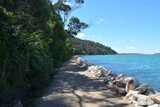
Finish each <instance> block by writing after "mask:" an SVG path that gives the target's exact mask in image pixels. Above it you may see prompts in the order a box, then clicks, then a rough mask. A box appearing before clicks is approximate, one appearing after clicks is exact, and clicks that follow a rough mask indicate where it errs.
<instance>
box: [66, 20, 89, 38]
mask: <svg viewBox="0 0 160 107" xmlns="http://www.w3.org/2000/svg"><path fill="white" fill-rule="evenodd" d="M87 27H89V25H88V24H86V23H84V22H81V21H80V20H79V19H78V18H77V17H72V18H71V19H70V20H69V23H68V31H69V33H70V35H71V36H73V35H77V34H78V33H79V32H81V30H82V29H85V28H87Z"/></svg>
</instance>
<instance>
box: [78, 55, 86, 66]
mask: <svg viewBox="0 0 160 107" xmlns="http://www.w3.org/2000/svg"><path fill="white" fill-rule="evenodd" d="M76 63H77V64H78V65H80V66H82V65H83V64H84V63H85V61H84V60H83V59H82V58H80V57H78V58H77V61H76Z"/></svg>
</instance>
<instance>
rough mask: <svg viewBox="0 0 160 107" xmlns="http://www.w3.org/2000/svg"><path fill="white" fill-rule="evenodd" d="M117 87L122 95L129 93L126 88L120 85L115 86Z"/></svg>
mask: <svg viewBox="0 0 160 107" xmlns="http://www.w3.org/2000/svg"><path fill="white" fill-rule="evenodd" d="M115 88H116V90H117V93H118V94H120V95H125V94H126V93H127V92H126V89H125V88H120V87H117V86H115Z"/></svg>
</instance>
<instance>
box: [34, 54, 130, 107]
mask: <svg viewBox="0 0 160 107" xmlns="http://www.w3.org/2000/svg"><path fill="white" fill-rule="evenodd" d="M53 105H54V107H132V106H129V105H128V103H127V102H125V101H124V100H123V97H122V96H121V95H118V94H116V93H115V92H114V91H113V89H112V88H110V87H106V86H105V84H104V83H103V82H102V80H100V79H98V78H95V77H94V76H93V75H92V74H90V72H88V70H87V69H86V68H84V67H83V66H79V65H78V64H77V60H76V58H75V57H74V56H73V57H71V58H70V59H69V60H68V61H67V62H65V63H64V64H63V65H62V67H61V68H60V70H59V72H58V74H57V75H56V76H55V78H54V80H53V82H52V83H51V85H50V86H49V88H48V92H47V93H46V94H45V95H43V96H42V97H40V98H38V99H37V100H36V101H35V107H53Z"/></svg>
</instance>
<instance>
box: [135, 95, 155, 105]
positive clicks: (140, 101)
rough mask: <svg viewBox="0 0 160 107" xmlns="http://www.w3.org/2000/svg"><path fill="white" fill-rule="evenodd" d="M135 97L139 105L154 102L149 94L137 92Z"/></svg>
mask: <svg viewBox="0 0 160 107" xmlns="http://www.w3.org/2000/svg"><path fill="white" fill-rule="evenodd" d="M137 97H138V99H137V102H138V105H140V106H150V105H153V104H154V101H153V100H152V99H151V98H150V97H149V96H146V95H141V94H139V95H138V96H137Z"/></svg>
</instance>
